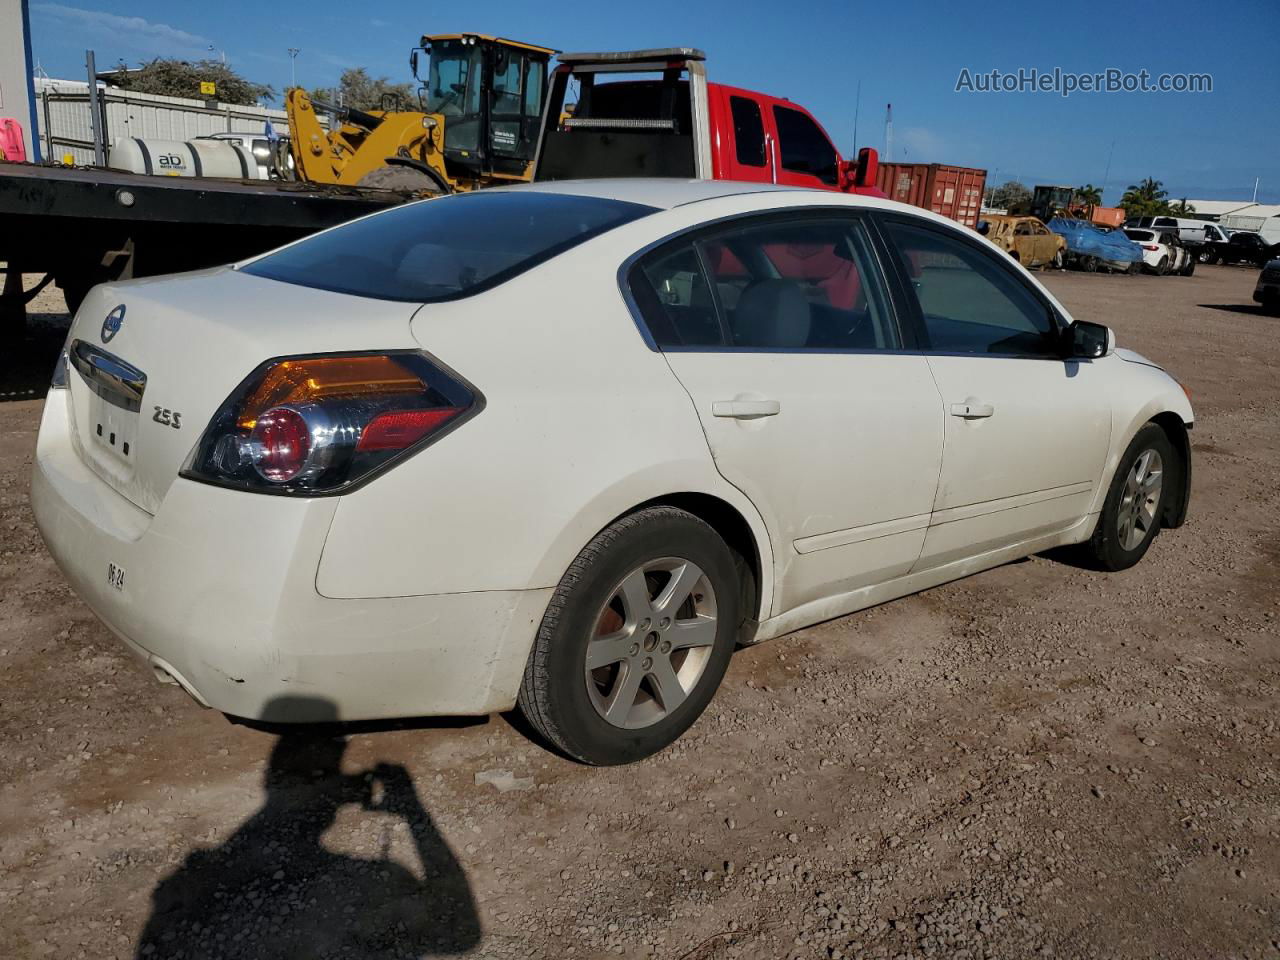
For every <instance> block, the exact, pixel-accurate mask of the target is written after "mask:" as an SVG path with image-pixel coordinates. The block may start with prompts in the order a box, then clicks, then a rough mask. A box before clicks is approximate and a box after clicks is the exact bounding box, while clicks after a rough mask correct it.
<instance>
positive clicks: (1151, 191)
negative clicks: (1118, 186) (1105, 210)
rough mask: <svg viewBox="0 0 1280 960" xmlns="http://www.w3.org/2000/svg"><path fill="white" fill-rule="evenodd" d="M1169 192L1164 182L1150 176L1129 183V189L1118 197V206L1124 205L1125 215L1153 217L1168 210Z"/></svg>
mask: <svg viewBox="0 0 1280 960" xmlns="http://www.w3.org/2000/svg"><path fill="white" fill-rule="evenodd" d="M1168 196H1169V192H1168V191H1167V190H1165V189H1164V184H1162V183H1161V182H1160V181H1159V180H1156V179H1154V178H1152V177H1147V179H1145V180H1143V181H1142V182H1141V183H1133V184H1130V185H1129V189H1128V190H1126V191H1125V192H1124V196H1123V197H1121V198H1120V206H1122V207H1124V213H1125V216H1126V217H1154V216H1159V215H1160V214H1162V213H1168V212H1169V200H1168Z"/></svg>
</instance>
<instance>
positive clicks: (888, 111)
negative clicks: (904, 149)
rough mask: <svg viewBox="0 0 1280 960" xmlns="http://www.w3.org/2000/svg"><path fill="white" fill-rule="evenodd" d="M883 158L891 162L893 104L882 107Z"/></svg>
mask: <svg viewBox="0 0 1280 960" xmlns="http://www.w3.org/2000/svg"><path fill="white" fill-rule="evenodd" d="M884 158H885V159H886V160H888V161H889V162H890V163H893V104H892V103H889V104H885V108H884Z"/></svg>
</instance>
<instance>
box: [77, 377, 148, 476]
mask: <svg viewBox="0 0 1280 960" xmlns="http://www.w3.org/2000/svg"><path fill="white" fill-rule="evenodd" d="M88 427H89V442H90V443H92V444H93V445H94V447H95V449H96V450H98V451H100V452H104V453H106V454H107V455H108V456H110V457H113V458H114V459H116V460H119V461H120V462H121V463H122V464H125V463H128V464H132V463H133V461H134V460H136V459H137V456H138V409H137V407H135V408H134V409H132V410H130V409H127V408H126V407H124V406H119V405H117V404H116V403H114V402H112V400H111V399H109V398H107V397H104V396H103V395H102V393H101V392H99V391H98V390H94V391H93V393H92V394H91V395H90V397H89V423H88Z"/></svg>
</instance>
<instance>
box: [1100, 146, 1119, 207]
mask: <svg viewBox="0 0 1280 960" xmlns="http://www.w3.org/2000/svg"><path fill="white" fill-rule="evenodd" d="M1115 152H1116V142H1115V141H1114V140H1112V141H1111V149H1110V150H1109V151H1107V169H1106V172H1105V173H1103V175H1102V191H1101V192H1102V194H1103V200H1104V202H1105V198H1106V192H1107V180H1108V179H1109V178H1110V177H1111V157H1112V156H1113V155H1114V154H1115Z"/></svg>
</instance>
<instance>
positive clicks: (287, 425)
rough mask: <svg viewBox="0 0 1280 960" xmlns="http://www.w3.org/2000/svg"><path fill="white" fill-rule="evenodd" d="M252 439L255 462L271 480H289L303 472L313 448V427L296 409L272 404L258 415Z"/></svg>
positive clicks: (263, 474)
mask: <svg viewBox="0 0 1280 960" xmlns="http://www.w3.org/2000/svg"><path fill="white" fill-rule="evenodd" d="M249 443H250V445H251V447H252V448H253V449H254V450H255V451H256V452H257V455H256V456H255V457H254V462H253V466H254V469H256V470H257V471H258V472H259V473H260V474H262V476H263V477H265V478H266V479H267V480H270V481H271V482H272V483H287V482H288V481H290V480H292V479H293V478H294V477H296V476H297V475H298V474H299V473H301V472H302V468H303V467H304V466H305V465H306V463H307V454H309V453H310V452H311V430H310V429H309V428H308V427H307V421H306V420H304V419H303V417H302V414H300V413H299V412H298V411H297V410H290V409H289V408H288V407H273V408H272V409H270V410H268V411H267V412H266V413H264V414H262V415H261V416H260V417H258V418H257V422H256V423H255V424H254V427H253V431H252V432H251V433H250V434H249Z"/></svg>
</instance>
